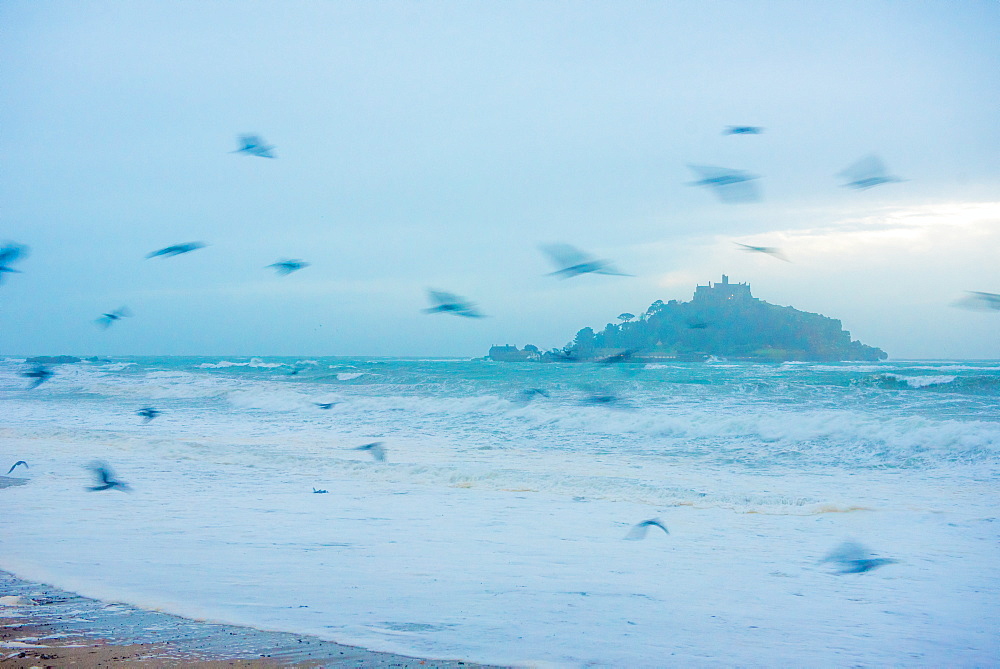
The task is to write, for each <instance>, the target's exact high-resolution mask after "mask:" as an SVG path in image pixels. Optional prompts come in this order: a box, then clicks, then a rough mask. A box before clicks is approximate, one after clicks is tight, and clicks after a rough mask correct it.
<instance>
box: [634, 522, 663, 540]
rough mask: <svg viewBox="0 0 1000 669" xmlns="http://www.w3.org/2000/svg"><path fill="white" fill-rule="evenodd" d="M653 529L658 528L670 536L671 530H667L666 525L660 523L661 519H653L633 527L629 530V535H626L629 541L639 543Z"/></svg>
mask: <svg viewBox="0 0 1000 669" xmlns="http://www.w3.org/2000/svg"><path fill="white" fill-rule="evenodd" d="M651 527H658V528H660V529H661V530H663V531H664V532H666V533H667V534H670V530H668V529H667V526H666V525H664V524H663V523H661V522H660V519H659V518H652V519H650V520H644V521H642V522H641V523H639V524H637V525H633V526H632V529H631V530H629V533H628V534H626V535H625V538H626V539H628V540H629V541H639V540H640V539H645V538H646V532H647V531H648V530H649V528H651Z"/></svg>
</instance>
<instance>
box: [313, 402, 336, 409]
mask: <svg viewBox="0 0 1000 669" xmlns="http://www.w3.org/2000/svg"><path fill="white" fill-rule="evenodd" d="M313 404H315V405H316V406H318V407H319V408H320V409H329V408H330V407H332V406H333V405H334V404H336V402H313Z"/></svg>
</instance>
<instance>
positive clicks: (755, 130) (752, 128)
mask: <svg viewBox="0 0 1000 669" xmlns="http://www.w3.org/2000/svg"><path fill="white" fill-rule="evenodd" d="M762 132H764V128H762V127H760V126H759V125H731V126H729V127H728V128H726V129H725V130H723V131H722V134H723V135H759V134H761V133H762Z"/></svg>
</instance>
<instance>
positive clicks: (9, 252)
mask: <svg viewBox="0 0 1000 669" xmlns="http://www.w3.org/2000/svg"><path fill="white" fill-rule="evenodd" d="M26 255H28V247H27V246H22V245H20V244H15V243H13V242H7V243H6V244H4V245H3V246H2V247H0V283H2V282H3V277H4V274H8V273H14V274H20V273H21V270H19V269H14V268H13V267H11V266H10V264H11V263H12V262H16V261H17V260H20V259H21V258H23V257H25V256H26Z"/></svg>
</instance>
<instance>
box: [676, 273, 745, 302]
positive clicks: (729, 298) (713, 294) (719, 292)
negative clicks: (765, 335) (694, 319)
mask: <svg viewBox="0 0 1000 669" xmlns="http://www.w3.org/2000/svg"><path fill="white" fill-rule="evenodd" d="M750 301H758V300H757V298H756V297H754V296H753V295H751V294H750V284H749V283H729V277H728V276H726V275H725V274H723V275H722V283H716V284H712V282H711V281H709V282H708V285H707V286H697V287H695V289H694V299H693V300H692V302H693V303H696V304H703V305H708V304H721V303H723V302H750Z"/></svg>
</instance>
